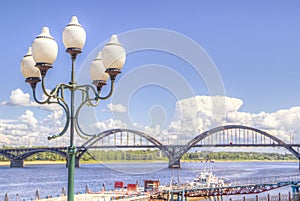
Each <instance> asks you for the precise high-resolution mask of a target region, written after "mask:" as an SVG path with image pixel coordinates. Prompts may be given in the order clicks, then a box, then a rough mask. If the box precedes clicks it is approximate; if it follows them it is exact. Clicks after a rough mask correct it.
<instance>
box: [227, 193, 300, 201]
mask: <svg viewBox="0 0 300 201" xmlns="http://www.w3.org/2000/svg"><path fill="white" fill-rule="evenodd" d="M229 200H230V201H299V200H300V194H299V193H294V194H292V193H291V192H289V193H288V194H281V193H278V194H275V195H270V194H268V195H262V196H260V195H256V196H253V197H245V196H244V197H243V198H241V199H232V198H230V199H229Z"/></svg>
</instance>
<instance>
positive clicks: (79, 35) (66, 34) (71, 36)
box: [62, 16, 86, 50]
mask: <svg viewBox="0 0 300 201" xmlns="http://www.w3.org/2000/svg"><path fill="white" fill-rule="evenodd" d="M62 39H63V43H64V45H65V47H66V49H71V48H75V49H80V50H81V49H82V48H83V46H84V44H85V41H86V32H85V30H84V29H83V27H82V26H81V25H80V24H79V22H78V19H77V17H76V16H72V19H71V21H70V23H69V24H68V25H67V26H66V27H65V29H64V30H63V33H62Z"/></svg>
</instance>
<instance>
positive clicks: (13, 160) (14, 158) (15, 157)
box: [0, 147, 67, 167]
mask: <svg viewBox="0 0 300 201" xmlns="http://www.w3.org/2000/svg"><path fill="white" fill-rule="evenodd" d="M66 150H67V149H66V148H64V147H60V148H50V147H49V148H46V147H45V148H21V149H15V150H14V149H3V150H0V155H3V156H4V157H6V158H7V159H9V160H10V167H24V160H25V159H26V158H28V157H30V156H32V155H34V154H37V153H41V152H51V153H55V154H59V155H61V156H62V157H65V158H66V159H67V152H66ZM14 152H15V153H14ZM20 152H21V153H20ZM22 152H23V153H22Z"/></svg>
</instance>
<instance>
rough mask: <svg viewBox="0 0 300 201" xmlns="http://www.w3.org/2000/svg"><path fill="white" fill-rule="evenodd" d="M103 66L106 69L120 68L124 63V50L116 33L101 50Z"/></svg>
mask: <svg viewBox="0 0 300 201" xmlns="http://www.w3.org/2000/svg"><path fill="white" fill-rule="evenodd" d="M102 58H103V64H104V67H105V68H107V69H119V70H121V69H122V68H123V66H124V64H125V60H126V51H125V49H124V47H123V46H122V45H121V43H120V42H119V40H118V36H117V35H112V36H111V39H110V41H109V42H108V43H107V44H106V45H105V47H104V48H103V50H102Z"/></svg>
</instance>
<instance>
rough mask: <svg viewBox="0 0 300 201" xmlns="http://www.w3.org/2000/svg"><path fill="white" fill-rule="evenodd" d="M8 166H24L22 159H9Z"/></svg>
mask: <svg viewBox="0 0 300 201" xmlns="http://www.w3.org/2000/svg"><path fill="white" fill-rule="evenodd" d="M10 167H12V168H15V167H24V161H23V160H11V161H10Z"/></svg>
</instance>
